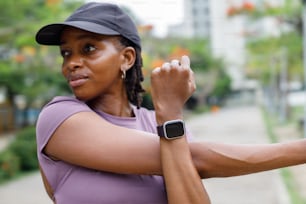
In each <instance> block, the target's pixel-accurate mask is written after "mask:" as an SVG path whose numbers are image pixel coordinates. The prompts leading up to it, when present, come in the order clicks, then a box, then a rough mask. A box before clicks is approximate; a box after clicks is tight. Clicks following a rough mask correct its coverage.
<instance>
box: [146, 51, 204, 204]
mask: <svg viewBox="0 0 306 204" xmlns="http://www.w3.org/2000/svg"><path fill="white" fill-rule="evenodd" d="M151 84H152V98H153V104H154V107H155V113H156V120H157V123H158V124H159V125H161V124H163V123H164V122H166V121H169V120H175V119H181V118H182V113H181V110H182V109H183V105H184V103H185V102H186V100H187V99H188V98H189V96H190V95H191V94H192V93H193V92H194V90H195V83H194V78H193V72H192V71H191V69H190V63H189V58H188V57H186V56H184V57H182V60H181V65H179V62H178V61H176V60H174V61H172V62H171V63H165V64H164V65H163V66H162V67H161V68H156V69H155V70H154V71H153V72H152V75H151ZM160 154H161V166H162V172H163V176H164V179H165V184H166V190H167V196H168V203H169V204H174V203H175V204H178V203H182V204H185V203H193V204H197V203H198V204H209V203H210V200H209V197H208V194H207V193H206V191H205V189H204V186H203V184H202V181H201V178H200V176H199V173H198V171H197V169H196V167H195V166H194V163H193V160H192V157H191V152H190V149H189V145H188V143H187V140H186V136H185V135H183V136H182V137H180V138H176V139H172V140H168V139H165V138H161V139H160Z"/></svg>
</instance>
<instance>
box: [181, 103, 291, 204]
mask: <svg viewBox="0 0 306 204" xmlns="http://www.w3.org/2000/svg"><path fill="white" fill-rule="evenodd" d="M187 124H189V126H190V128H191V130H192V131H193V134H194V135H195V137H196V139H197V140H206V141H216V142H225V143H254V144H255V143H268V142H269V141H268V137H267V134H266V131H265V126H264V123H263V120H262V117H261V112H260V109H258V108H257V107H240V108H232V109H221V110H220V111H219V112H216V113H213V114H204V115H199V116H197V117H195V118H192V119H191V120H189V121H188V123H187ZM203 182H204V184H205V186H206V189H207V191H208V194H209V195H210V197H211V201H212V204H290V200H289V197H288V194H287V191H286V188H285V186H284V184H283V182H282V179H281V176H280V172H279V170H273V171H268V172H263V173H256V174H251V175H245V176H238V177H231V178H211V179H207V180H204V181H203Z"/></svg>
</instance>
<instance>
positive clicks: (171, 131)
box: [165, 122, 185, 139]
mask: <svg viewBox="0 0 306 204" xmlns="http://www.w3.org/2000/svg"><path fill="white" fill-rule="evenodd" d="M165 129H166V137H168V138H169V139H171V138H176V137H179V136H182V135H184V134H185V127H184V123H183V122H174V123H168V124H166V125H165Z"/></svg>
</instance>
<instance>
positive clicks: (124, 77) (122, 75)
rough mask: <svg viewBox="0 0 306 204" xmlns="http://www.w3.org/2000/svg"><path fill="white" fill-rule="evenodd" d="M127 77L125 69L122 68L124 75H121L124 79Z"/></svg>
mask: <svg viewBox="0 0 306 204" xmlns="http://www.w3.org/2000/svg"><path fill="white" fill-rule="evenodd" d="M125 77H126V73H125V70H122V75H121V78H122V79H125Z"/></svg>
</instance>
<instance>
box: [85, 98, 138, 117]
mask: <svg viewBox="0 0 306 204" xmlns="http://www.w3.org/2000/svg"><path fill="white" fill-rule="evenodd" d="M88 105H89V106H90V107H91V108H92V109H95V110H100V111H103V112H105V113H107V114H110V115H114V116H119V117H134V114H133V110H132V106H131V104H130V103H129V101H128V99H127V97H122V98H121V99H119V98H118V97H112V96H103V97H99V98H96V99H94V100H92V101H90V102H89V103H88Z"/></svg>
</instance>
